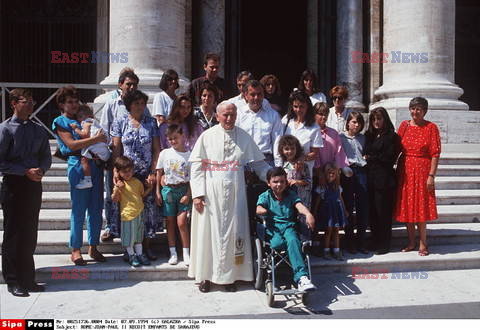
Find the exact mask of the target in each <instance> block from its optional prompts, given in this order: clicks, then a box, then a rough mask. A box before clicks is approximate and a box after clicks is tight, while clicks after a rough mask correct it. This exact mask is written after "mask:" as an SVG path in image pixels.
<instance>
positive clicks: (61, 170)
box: [45, 162, 68, 178]
mask: <svg viewBox="0 0 480 330" xmlns="http://www.w3.org/2000/svg"><path fill="white" fill-rule="evenodd" d="M67 167H68V166H67V163H66V162H63V163H52V166H51V167H50V169H49V170H48V171H47V173H46V175H45V178H47V177H58V176H63V177H66V176H67Z"/></svg>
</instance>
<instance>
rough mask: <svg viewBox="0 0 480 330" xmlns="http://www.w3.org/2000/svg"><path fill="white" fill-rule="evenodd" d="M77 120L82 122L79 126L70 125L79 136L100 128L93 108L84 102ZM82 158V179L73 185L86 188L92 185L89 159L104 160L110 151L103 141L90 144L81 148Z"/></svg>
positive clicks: (87, 134) (85, 135)
mask: <svg viewBox="0 0 480 330" xmlns="http://www.w3.org/2000/svg"><path fill="white" fill-rule="evenodd" d="M77 121H78V122H80V123H82V124H81V127H79V126H78V125H77V124H70V127H71V128H72V129H73V130H74V131H75V133H77V134H78V135H79V136H80V138H82V139H85V138H89V137H92V136H95V135H96V134H97V133H98V131H99V130H101V129H102V127H101V126H100V124H99V123H98V121H97V120H95V117H94V115H93V110H92V108H90V107H89V106H88V105H86V104H82V105H80V107H79V108H78V111H77ZM81 154H82V158H81V159H80V162H81V164H82V168H83V179H82V180H80V182H79V183H78V184H77V185H76V186H75V188H76V189H88V188H91V187H92V177H91V170H90V163H89V160H90V159H101V160H102V161H104V162H106V161H108V159H109V158H110V155H111V152H110V150H109V149H108V145H107V144H106V143H105V142H98V143H95V144H92V145H91V146H89V147H87V148H83V149H82V153H81Z"/></svg>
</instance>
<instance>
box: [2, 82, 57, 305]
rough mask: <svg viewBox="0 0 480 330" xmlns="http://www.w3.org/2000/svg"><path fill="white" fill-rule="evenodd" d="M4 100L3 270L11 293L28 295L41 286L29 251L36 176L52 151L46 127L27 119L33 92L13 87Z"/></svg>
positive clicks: (37, 200)
mask: <svg viewBox="0 0 480 330" xmlns="http://www.w3.org/2000/svg"><path fill="white" fill-rule="evenodd" d="M9 100H10V105H11V107H12V108H13V116H12V117H10V118H8V119H7V120H5V121H4V122H3V123H1V124H0V172H2V174H3V184H2V190H1V194H0V199H1V203H2V209H3V218H4V220H3V221H4V223H3V226H4V232H3V244H2V274H3V278H4V279H5V282H6V283H7V286H8V291H9V292H10V293H12V294H13V295H14V296H18V297H28V296H29V294H28V292H42V291H44V290H45V287H43V286H41V285H38V284H37V283H36V282H35V264H34V261H33V253H34V252H35V248H36V246H37V231H38V215H39V212H40V206H41V204H42V182H41V181H42V178H43V176H44V175H45V172H46V171H47V170H48V169H49V168H50V166H51V164H52V156H51V154H50V144H49V142H48V134H47V132H46V131H45V130H44V129H43V128H42V127H41V126H40V125H38V124H36V123H34V122H32V121H31V120H30V119H29V117H30V115H31V114H32V112H33V106H34V104H35V101H33V100H32V93H31V92H30V91H29V90H26V89H20V88H19V89H14V90H12V91H11V92H10V95H9Z"/></svg>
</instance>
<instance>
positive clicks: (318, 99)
mask: <svg viewBox="0 0 480 330" xmlns="http://www.w3.org/2000/svg"><path fill="white" fill-rule="evenodd" d="M310 101H312V105H315V103H318V102H325V103H327V97H326V96H325V94H323V93H322V92H318V93H315V94H313V95H312V96H310Z"/></svg>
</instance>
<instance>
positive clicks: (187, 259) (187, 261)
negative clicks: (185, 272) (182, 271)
mask: <svg viewBox="0 0 480 330" xmlns="http://www.w3.org/2000/svg"><path fill="white" fill-rule="evenodd" d="M183 262H184V263H185V266H188V265H190V256H189V255H188V254H187V253H184V254H183Z"/></svg>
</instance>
